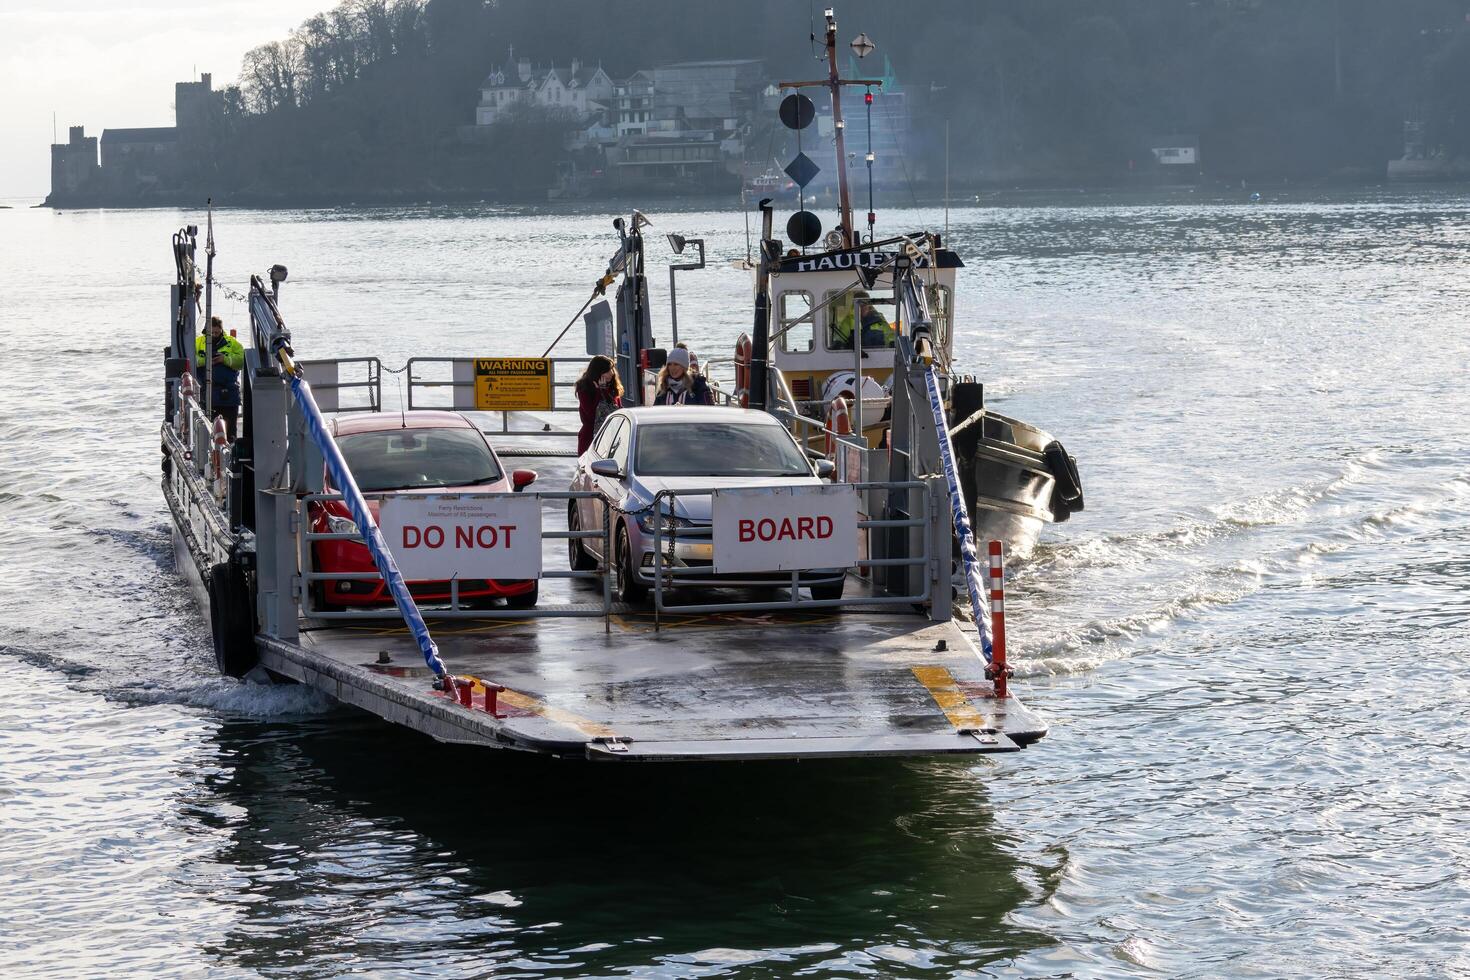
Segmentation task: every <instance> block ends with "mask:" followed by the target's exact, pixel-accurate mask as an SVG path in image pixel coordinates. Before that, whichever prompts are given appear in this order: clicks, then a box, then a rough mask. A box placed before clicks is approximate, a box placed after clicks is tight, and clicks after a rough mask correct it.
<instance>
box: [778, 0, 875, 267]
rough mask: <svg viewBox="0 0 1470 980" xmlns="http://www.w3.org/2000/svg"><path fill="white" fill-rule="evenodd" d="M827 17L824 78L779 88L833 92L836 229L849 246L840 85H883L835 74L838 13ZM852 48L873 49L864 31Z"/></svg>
mask: <svg viewBox="0 0 1470 980" xmlns="http://www.w3.org/2000/svg"><path fill="white" fill-rule="evenodd" d="M823 13H824V14H825V16H826V18H827V77H826V78H819V79H816V80H813V81H803V82H781V83H779V85H780V87H781V88H797V89H800V88H818V87H820V88H825V89H827V91H828V92H830V93H831V94H832V130H833V135H834V137H835V138H836V141H837V202H838V207H839V208H840V210H841V213H840V214H839V216H838V228H839V230H840V231H841V232H842V247H843V248H852V247H853V245H855V244H856V242H855V241H854V236H853V233H852V199H851V195H850V194H849V193H848V188H847V139H846V133H845V131H844V130H845V127H844V126H843V122H842V86H844V85H864V86H875V85H876V86H880V87H881V86H882V85H883V79H881V78H843V77H842V76H841V75H839V74H838V73H837V14H836V13H835V12H834V11H833V9H832V8H831V7H828V8H827V9H826V10H825V11H824V12H823ZM852 48H853V50H854V51H856V52H858V57H860V58H861V57H864V56H865V55H866V54H867V53H868V52H869V51H872V50H873V44H872V42H871V41H869V40H868V36H867V35H866V34H859V35H858V37H857V38H856V39H855V40H854V41H853V43H852Z"/></svg>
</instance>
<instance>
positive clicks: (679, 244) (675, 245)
mask: <svg viewBox="0 0 1470 980" xmlns="http://www.w3.org/2000/svg"><path fill="white" fill-rule="evenodd" d="M665 237H667V238H668V240H669V248H671V249H673V250H674V254H675V255H683V254H684V242H685V238H684V236H683V235H678V234H675V233H674V232H672V231H671V232H669V233H668V235H666V236H665Z"/></svg>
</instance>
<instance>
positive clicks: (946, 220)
mask: <svg viewBox="0 0 1470 980" xmlns="http://www.w3.org/2000/svg"><path fill="white" fill-rule="evenodd" d="M944 240H945V241H949V120H948V119H946V120H945V121H944Z"/></svg>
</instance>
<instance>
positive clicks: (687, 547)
mask: <svg viewBox="0 0 1470 980" xmlns="http://www.w3.org/2000/svg"><path fill="white" fill-rule="evenodd" d="M679 557H681V558H694V559H697V560H700V561H714V560H715V546H714V544H713V543H711V544H681V545H679Z"/></svg>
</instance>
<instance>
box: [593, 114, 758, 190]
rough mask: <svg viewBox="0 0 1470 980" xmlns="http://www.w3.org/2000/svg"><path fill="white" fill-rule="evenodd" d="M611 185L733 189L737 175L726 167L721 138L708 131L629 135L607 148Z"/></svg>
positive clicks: (629, 188) (666, 188) (624, 187)
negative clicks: (612, 146) (611, 147)
mask: <svg viewBox="0 0 1470 980" xmlns="http://www.w3.org/2000/svg"><path fill="white" fill-rule="evenodd" d="M608 162H609V165H610V169H611V176H612V181H613V184H614V186H616V187H618V188H619V189H621V190H639V189H654V188H657V189H659V190H663V191H681V190H707V191H718V190H733V189H737V188H738V187H739V183H740V182H739V178H738V177H736V176H734V175H733V174H732V173H731V171H730V168H729V167H728V166H726V163H725V158H724V154H723V153H722V152H721V145H720V140H718V139H716V138H715V134H714V133H712V132H710V131H709V130H707V129H706V130H686V131H684V132H679V133H648V134H646V135H644V136H628V137H625V138H623V139H620V140H619V141H618V144H617V146H616V147H615V148H613V149H610V150H609V151H608Z"/></svg>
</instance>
